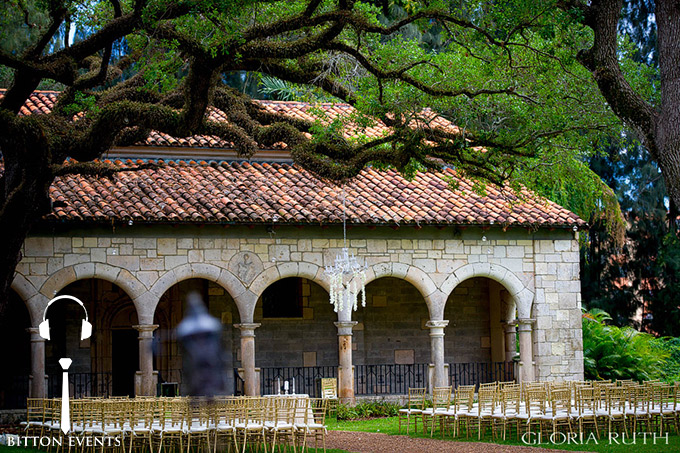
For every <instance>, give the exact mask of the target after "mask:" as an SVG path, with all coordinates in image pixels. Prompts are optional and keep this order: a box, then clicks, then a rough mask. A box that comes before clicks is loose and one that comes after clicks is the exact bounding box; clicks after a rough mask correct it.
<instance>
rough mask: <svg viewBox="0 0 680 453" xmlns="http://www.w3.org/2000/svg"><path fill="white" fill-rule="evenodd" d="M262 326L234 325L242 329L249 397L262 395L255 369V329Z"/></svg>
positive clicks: (244, 370) (242, 361)
mask: <svg viewBox="0 0 680 453" xmlns="http://www.w3.org/2000/svg"><path fill="white" fill-rule="evenodd" d="M260 326H261V324H259V323H242V324H234V327H236V328H238V329H241V367H242V368H243V380H244V391H245V394H246V395H248V396H258V395H259V394H260V385H259V384H260V383H259V382H258V381H259V379H258V376H257V370H256V369H255V329H257V328H258V327H260Z"/></svg>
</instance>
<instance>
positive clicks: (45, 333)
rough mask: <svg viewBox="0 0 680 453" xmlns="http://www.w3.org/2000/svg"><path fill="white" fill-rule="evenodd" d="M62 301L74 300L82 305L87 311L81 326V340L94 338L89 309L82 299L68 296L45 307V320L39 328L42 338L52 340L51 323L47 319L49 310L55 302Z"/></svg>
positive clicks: (57, 298)
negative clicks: (88, 313)
mask: <svg viewBox="0 0 680 453" xmlns="http://www.w3.org/2000/svg"><path fill="white" fill-rule="evenodd" d="M62 299H69V300H72V301H74V302H77V303H78V305H80V306H81V307H83V310H84V311H85V319H83V322H82V324H81V328H80V339H81V340H86V339H88V338H90V337H91V336H92V324H90V321H89V318H88V315H87V309H86V308H85V304H83V303H82V302H81V301H80V299H78V298H77V297H73V296H67V295H63V296H57V297H55V298H54V299H52V300H51V301H49V302H48V303H47V307H45V312H44V313H43V320H42V322H41V323H40V325H39V326H38V333H39V335H40V336H41V337H42V338H44V339H45V340H49V339H50V321H49V320H48V319H47V310H48V309H49V308H50V305H52V304H53V303H54V302H56V301H58V300H62Z"/></svg>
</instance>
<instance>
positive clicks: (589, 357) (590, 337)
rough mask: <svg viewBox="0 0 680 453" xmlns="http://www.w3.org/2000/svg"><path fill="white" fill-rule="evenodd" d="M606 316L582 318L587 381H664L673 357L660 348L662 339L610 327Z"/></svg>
mask: <svg viewBox="0 0 680 453" xmlns="http://www.w3.org/2000/svg"><path fill="white" fill-rule="evenodd" d="M610 320H611V317H610V316H609V314H607V313H606V312H604V311H602V310H599V309H593V310H591V311H589V312H585V313H584V314H583V357H584V368H585V377H586V379H598V380H599V379H634V380H636V381H645V380H650V379H663V378H665V372H664V367H665V365H666V362H667V360H668V358H669V357H670V354H669V352H668V351H666V350H665V349H664V348H662V347H660V345H661V343H662V342H663V341H664V340H663V339H659V338H655V337H654V336H652V335H650V334H647V333H642V332H638V331H637V330H635V329H633V328H632V327H616V326H612V325H609V324H608V321H610Z"/></svg>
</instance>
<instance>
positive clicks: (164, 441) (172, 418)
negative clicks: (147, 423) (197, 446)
mask: <svg viewBox="0 0 680 453" xmlns="http://www.w3.org/2000/svg"><path fill="white" fill-rule="evenodd" d="M185 413H186V401H185V400H184V399H182V398H172V399H167V400H165V401H164V402H163V410H162V413H161V419H160V423H159V424H158V425H155V424H154V426H153V436H154V440H157V441H158V452H159V453H160V452H161V451H162V450H163V449H165V451H168V449H170V451H172V449H173V448H174V447H175V446H176V445H179V449H180V451H181V450H184V433H185V427H186V425H185Z"/></svg>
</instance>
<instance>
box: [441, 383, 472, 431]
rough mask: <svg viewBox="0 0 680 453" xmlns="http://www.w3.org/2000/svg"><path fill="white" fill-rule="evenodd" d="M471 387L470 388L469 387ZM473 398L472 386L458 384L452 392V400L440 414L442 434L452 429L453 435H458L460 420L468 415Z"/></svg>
mask: <svg viewBox="0 0 680 453" xmlns="http://www.w3.org/2000/svg"><path fill="white" fill-rule="evenodd" d="M470 387H471V389H470ZM473 399H474V386H458V388H456V391H455V392H454V393H453V401H452V403H453V404H451V405H450V406H449V408H448V409H447V410H446V411H445V412H444V414H443V415H442V420H443V422H444V426H443V428H444V435H446V433H447V432H449V431H452V433H453V437H456V436H457V435H458V432H459V430H460V422H461V420H462V419H463V418H464V417H465V416H467V415H469V413H470V410H471V409H472V404H473Z"/></svg>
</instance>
